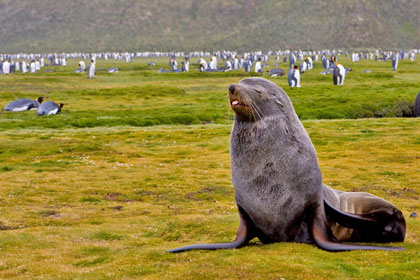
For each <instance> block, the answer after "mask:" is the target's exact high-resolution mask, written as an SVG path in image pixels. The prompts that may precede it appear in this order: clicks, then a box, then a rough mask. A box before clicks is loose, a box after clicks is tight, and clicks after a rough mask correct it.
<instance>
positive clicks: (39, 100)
mask: <svg viewBox="0 0 420 280" xmlns="http://www.w3.org/2000/svg"><path fill="white" fill-rule="evenodd" d="M44 100H45V97H43V96H40V97H38V98H37V99H36V101H38V103H39V104H41V103H42V102H43V101H44Z"/></svg>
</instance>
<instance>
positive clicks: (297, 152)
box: [168, 78, 403, 252]
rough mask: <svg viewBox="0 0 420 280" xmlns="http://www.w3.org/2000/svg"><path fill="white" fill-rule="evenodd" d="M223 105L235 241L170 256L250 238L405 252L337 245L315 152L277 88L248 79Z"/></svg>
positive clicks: (354, 221) (335, 248)
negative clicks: (229, 124) (228, 112)
mask: <svg viewBox="0 0 420 280" xmlns="http://www.w3.org/2000/svg"><path fill="white" fill-rule="evenodd" d="M229 100H230V103H231V106H232V109H233V110H234V112H235V121H234V125H233V129H232V133H231V143H230V155H231V168H232V183H233V186H234V188H235V200H236V204H237V206H238V211H239V217H240V226H239V229H238V233H237V238H236V240H235V241H233V242H228V243H221V244H197V245H189V246H185V247H181V248H177V249H173V250H169V251H168V252H182V251H186V250H193V249H207V250H214V249H229V248H240V247H243V246H246V245H247V244H248V242H249V241H250V240H251V239H253V238H255V237H257V238H259V239H260V240H261V242H262V243H273V242H283V241H294V242H301V243H315V244H316V245H317V246H318V247H320V248H322V249H324V250H328V251H346V250H401V249H403V248H400V247H375V246H365V245H354V244H344V243H339V242H336V240H335V238H334V237H333V235H332V232H331V230H330V228H329V224H328V221H327V217H326V213H325V210H324V196H323V187H322V176H321V172H320V169H319V165H318V159H317V156H316V152H315V149H314V147H313V145H312V142H311V140H310V138H309V136H308V134H307V133H306V131H305V129H304V127H303V125H302V123H301V122H300V121H299V118H298V117H297V115H296V113H295V111H294V109H293V106H292V103H291V101H290V99H289V97H288V96H287V94H286V93H285V92H284V91H283V90H282V89H281V88H280V87H278V86H277V85H276V84H274V83H272V82H270V81H268V80H265V79H262V78H247V79H244V80H242V81H240V83H239V84H237V85H231V86H230V87H229ZM327 203H328V202H327ZM327 205H328V204H327ZM328 206H330V205H328ZM328 209H329V210H330V212H331V213H333V215H331V216H332V217H335V218H339V219H341V218H344V220H346V222H348V223H349V224H357V223H358V221H359V220H360V221H361V222H365V223H367V224H370V223H375V222H374V221H372V220H370V219H365V218H363V217H361V216H358V215H355V214H348V215H347V214H346V213H344V212H342V211H341V212H340V211H338V210H336V209H335V208H334V207H332V206H331V207H329V208H328ZM334 211H336V212H337V214H336V215H334V213H335V212H334ZM337 222H340V221H337Z"/></svg>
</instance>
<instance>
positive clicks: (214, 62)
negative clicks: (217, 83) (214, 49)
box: [210, 54, 217, 70]
mask: <svg viewBox="0 0 420 280" xmlns="http://www.w3.org/2000/svg"><path fill="white" fill-rule="evenodd" d="M210 69H212V70H217V57H216V54H213V57H212V58H211V60H210Z"/></svg>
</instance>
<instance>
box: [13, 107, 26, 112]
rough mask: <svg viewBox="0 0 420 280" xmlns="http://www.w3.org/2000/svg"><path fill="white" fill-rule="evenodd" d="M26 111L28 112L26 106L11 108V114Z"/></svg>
mask: <svg viewBox="0 0 420 280" xmlns="http://www.w3.org/2000/svg"><path fill="white" fill-rule="evenodd" d="M26 110H28V105H25V106H22V107H16V108H13V110H12V112H22V111H26Z"/></svg>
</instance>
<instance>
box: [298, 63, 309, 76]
mask: <svg viewBox="0 0 420 280" xmlns="http://www.w3.org/2000/svg"><path fill="white" fill-rule="evenodd" d="M306 69H308V63H307V61H306V60H305V61H302V63H301V64H300V67H299V70H300V73H301V74H303V73H305V71H306Z"/></svg>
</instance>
